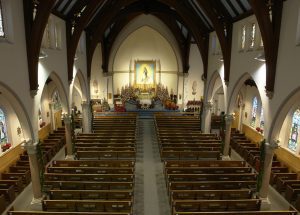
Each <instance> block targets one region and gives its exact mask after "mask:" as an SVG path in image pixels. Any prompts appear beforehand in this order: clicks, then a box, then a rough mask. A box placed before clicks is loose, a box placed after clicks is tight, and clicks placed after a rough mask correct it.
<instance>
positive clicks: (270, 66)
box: [250, 0, 283, 99]
mask: <svg viewBox="0 0 300 215" xmlns="http://www.w3.org/2000/svg"><path fill="white" fill-rule="evenodd" d="M250 4H251V6H252V9H253V12H254V14H255V16H256V19H257V22H258V25H259V28H260V32H261V36H262V40H263V42H264V51H265V59H266V86H265V88H266V95H267V96H268V97H269V98H270V99H271V98H272V97H273V93H274V85H275V77H276V65H277V57H278V46H279V37H280V29H281V18H282V8H283V0H271V5H267V4H266V3H265V1H261V0H250ZM270 11H271V12H272V19H271V18H270V15H269V12H270Z"/></svg>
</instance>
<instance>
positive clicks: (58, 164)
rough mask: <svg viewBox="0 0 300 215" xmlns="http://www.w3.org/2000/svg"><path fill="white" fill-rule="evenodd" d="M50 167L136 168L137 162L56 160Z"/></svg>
mask: <svg viewBox="0 0 300 215" xmlns="http://www.w3.org/2000/svg"><path fill="white" fill-rule="evenodd" d="M49 166H56V167H134V166H135V162H134V161H132V160H105V161H89V160H82V161H79V160H55V161H53V162H52V163H50V164H49Z"/></svg>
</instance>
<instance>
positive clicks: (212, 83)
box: [204, 70, 225, 102]
mask: <svg viewBox="0 0 300 215" xmlns="http://www.w3.org/2000/svg"><path fill="white" fill-rule="evenodd" d="M217 79H220V80H221V81H222V77H221V76H220V73H219V71H218V70H216V71H214V73H213V74H212V76H211V78H210V80H209V82H208V87H207V90H206V94H205V96H204V98H205V100H206V101H205V102H208V101H211V99H212V98H213V96H214V93H215V92H216V91H217V90H218V89H219V88H220V87H223V91H224V92H225V89H224V86H223V82H222V86H218V87H217V88H216V86H215V84H216V81H217Z"/></svg>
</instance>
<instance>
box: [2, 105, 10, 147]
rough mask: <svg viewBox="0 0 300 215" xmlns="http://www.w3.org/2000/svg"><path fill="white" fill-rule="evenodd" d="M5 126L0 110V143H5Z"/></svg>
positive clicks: (3, 116)
mask: <svg viewBox="0 0 300 215" xmlns="http://www.w3.org/2000/svg"><path fill="white" fill-rule="evenodd" d="M7 142H8V137H7V126H6V119H5V114H4V112H3V110H2V109H1V108H0V143H7Z"/></svg>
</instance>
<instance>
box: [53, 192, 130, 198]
mask: <svg viewBox="0 0 300 215" xmlns="http://www.w3.org/2000/svg"><path fill="white" fill-rule="evenodd" d="M49 198H50V199H51V200H61V199H81V200H84V199H102V200H124V201H125V200H126V201H133V190H50V191H49Z"/></svg>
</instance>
